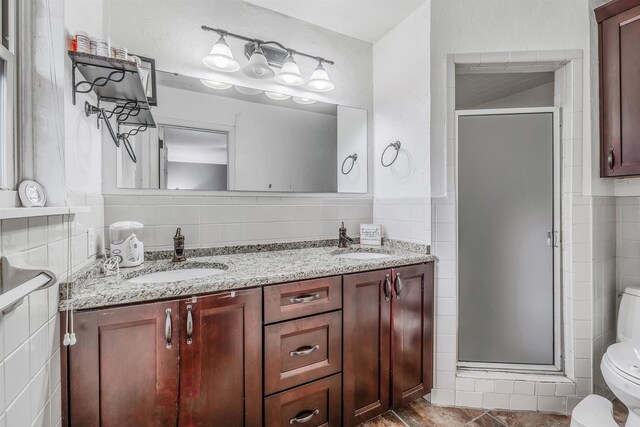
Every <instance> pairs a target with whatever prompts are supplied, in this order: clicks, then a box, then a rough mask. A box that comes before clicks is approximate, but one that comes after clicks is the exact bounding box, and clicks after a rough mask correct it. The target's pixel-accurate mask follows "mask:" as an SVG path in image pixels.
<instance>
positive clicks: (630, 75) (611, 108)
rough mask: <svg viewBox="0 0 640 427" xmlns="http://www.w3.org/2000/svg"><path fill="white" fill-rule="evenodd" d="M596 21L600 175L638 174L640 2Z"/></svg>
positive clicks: (639, 164) (639, 153)
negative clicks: (598, 22) (598, 75)
mask: <svg viewBox="0 0 640 427" xmlns="http://www.w3.org/2000/svg"><path fill="white" fill-rule="evenodd" d="M626 3H627V4H629V6H631V5H632V4H633V3H635V4H636V7H633V8H631V9H629V10H626V11H624V12H621V13H619V14H617V15H614V16H612V17H610V18H608V19H605V20H603V21H602V22H601V23H600V30H599V32H600V110H601V111H600V128H601V129H600V132H601V156H600V157H601V166H600V171H601V176H605V177H606V176H627V175H640V120H638V117H640V43H639V42H638V40H640V2H637V1H635V2H631V1H628V2H626Z"/></svg>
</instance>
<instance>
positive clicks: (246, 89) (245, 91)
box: [234, 86, 262, 95]
mask: <svg viewBox="0 0 640 427" xmlns="http://www.w3.org/2000/svg"><path fill="white" fill-rule="evenodd" d="M234 88H235V89H236V90H237V91H238V92H240V93H241V94H243V95H259V94H261V93H262V90H261V89H255V88H252V87H244V86H234Z"/></svg>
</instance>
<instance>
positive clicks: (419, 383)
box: [391, 263, 433, 408]
mask: <svg viewBox="0 0 640 427" xmlns="http://www.w3.org/2000/svg"><path fill="white" fill-rule="evenodd" d="M393 279H394V289H393V291H394V292H393V293H394V300H393V308H392V313H393V334H392V337H391V341H392V344H391V347H392V372H393V392H392V394H393V407H394V408H399V407H401V406H404V405H406V404H408V403H410V402H412V401H413V400H415V399H417V398H418V397H421V396H424V395H426V394H428V393H429V392H431V387H432V385H433V384H432V382H433V380H432V378H433V263H428V264H420V265H412V266H409V267H401V268H396V269H394V270H393Z"/></svg>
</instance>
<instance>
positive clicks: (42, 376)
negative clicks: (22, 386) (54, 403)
mask: <svg viewBox="0 0 640 427" xmlns="http://www.w3.org/2000/svg"><path fill="white" fill-rule="evenodd" d="M29 395H30V399H31V405H30V406H31V420H35V419H36V417H37V416H38V414H39V413H40V411H41V410H42V408H44V405H45V404H46V403H47V400H49V366H48V365H46V366H43V367H42V369H40V371H38V372H37V373H36V374H35V375H34V376H33V379H32V380H31V382H30V383H29Z"/></svg>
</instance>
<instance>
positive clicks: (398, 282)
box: [395, 273, 402, 299]
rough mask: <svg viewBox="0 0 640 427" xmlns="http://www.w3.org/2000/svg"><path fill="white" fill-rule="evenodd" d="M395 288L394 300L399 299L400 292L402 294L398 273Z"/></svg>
mask: <svg viewBox="0 0 640 427" xmlns="http://www.w3.org/2000/svg"><path fill="white" fill-rule="evenodd" d="M395 288H396V298H397V299H400V292H402V279H400V274H399V273H396V283H395Z"/></svg>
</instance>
